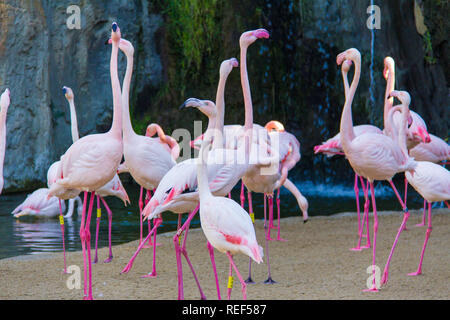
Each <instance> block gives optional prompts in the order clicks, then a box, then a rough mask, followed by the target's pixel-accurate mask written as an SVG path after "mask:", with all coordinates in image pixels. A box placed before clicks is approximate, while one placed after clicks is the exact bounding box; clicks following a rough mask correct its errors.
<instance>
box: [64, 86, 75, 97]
mask: <svg viewBox="0 0 450 320" xmlns="http://www.w3.org/2000/svg"><path fill="white" fill-rule="evenodd" d="M62 92H63V94H64V96H65V97H66V99H67V100H73V91H72V89H70V88H69V87H66V86H64V87H62Z"/></svg>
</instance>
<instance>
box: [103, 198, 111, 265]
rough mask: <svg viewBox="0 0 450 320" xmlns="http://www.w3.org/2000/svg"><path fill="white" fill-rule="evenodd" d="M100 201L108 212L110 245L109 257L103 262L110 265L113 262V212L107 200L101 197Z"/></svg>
mask: <svg viewBox="0 0 450 320" xmlns="http://www.w3.org/2000/svg"><path fill="white" fill-rule="evenodd" d="M100 200H102V203H103V205H104V206H105V208H106V211H107V212H108V242H109V243H108V245H109V257H108V258H107V259H106V260H105V261H103V263H109V262H111V260H112V258H113V254H112V244H111V231H112V211H111V209H110V208H109V206H108V204H107V203H106V201H105V199H103V197H100Z"/></svg>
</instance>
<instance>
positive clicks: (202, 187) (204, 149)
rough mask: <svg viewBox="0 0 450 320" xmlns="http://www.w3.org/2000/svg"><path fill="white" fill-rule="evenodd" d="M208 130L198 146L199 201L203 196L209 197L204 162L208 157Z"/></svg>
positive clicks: (209, 192)
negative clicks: (199, 146)
mask: <svg viewBox="0 0 450 320" xmlns="http://www.w3.org/2000/svg"><path fill="white" fill-rule="evenodd" d="M210 137H211V136H210V131H209V132H207V133H206V134H205V137H204V139H203V142H202V146H201V148H200V154H199V157H198V158H197V161H198V163H197V183H198V192H199V197H200V201H202V200H201V199H202V198H203V199H204V198H205V197H211V196H212V193H211V189H210V188H209V183H208V170H207V167H206V162H207V159H208V152H209V145H210V142H209V141H210Z"/></svg>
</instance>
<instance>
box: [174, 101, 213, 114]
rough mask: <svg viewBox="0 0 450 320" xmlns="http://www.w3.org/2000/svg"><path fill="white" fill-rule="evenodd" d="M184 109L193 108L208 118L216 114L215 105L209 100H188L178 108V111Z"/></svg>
mask: <svg viewBox="0 0 450 320" xmlns="http://www.w3.org/2000/svg"><path fill="white" fill-rule="evenodd" d="M186 107H194V108H197V109H199V110H200V111H201V112H202V113H203V114H204V115H206V116H207V117H208V118H211V117H215V116H216V114H217V110H216V104H215V103H214V102H212V101H210V100H200V99H197V98H189V99H187V100H186V101H185V102H183V104H182V105H181V106H180V110H181V109H183V108H186Z"/></svg>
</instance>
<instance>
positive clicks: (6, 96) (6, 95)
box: [0, 89, 11, 110]
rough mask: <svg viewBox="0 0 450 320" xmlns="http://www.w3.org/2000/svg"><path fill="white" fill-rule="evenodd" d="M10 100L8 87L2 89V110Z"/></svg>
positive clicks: (0, 105)
mask: <svg viewBox="0 0 450 320" xmlns="http://www.w3.org/2000/svg"><path fill="white" fill-rule="evenodd" d="M10 102H11V97H10V92H9V89H5V91H3V93H2V95H1V97H0V107H1V109H2V110H3V109H4V108H5V109H7V108H8V107H9V104H10Z"/></svg>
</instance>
